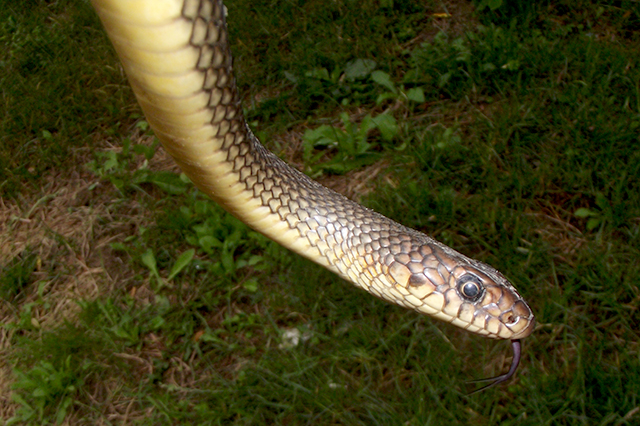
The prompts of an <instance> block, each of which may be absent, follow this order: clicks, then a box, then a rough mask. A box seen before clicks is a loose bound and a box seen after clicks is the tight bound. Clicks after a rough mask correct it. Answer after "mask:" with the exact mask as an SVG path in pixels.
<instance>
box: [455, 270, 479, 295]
mask: <svg viewBox="0 0 640 426" xmlns="http://www.w3.org/2000/svg"><path fill="white" fill-rule="evenodd" d="M482 290H483V287H482V282H481V281H480V278H478V277H476V276H475V275H471V274H465V275H463V276H461V277H460V278H459V279H458V292H459V293H460V295H461V296H462V297H463V298H465V299H467V300H469V301H471V302H475V301H476V300H478V299H479V298H480V296H481V295H482Z"/></svg>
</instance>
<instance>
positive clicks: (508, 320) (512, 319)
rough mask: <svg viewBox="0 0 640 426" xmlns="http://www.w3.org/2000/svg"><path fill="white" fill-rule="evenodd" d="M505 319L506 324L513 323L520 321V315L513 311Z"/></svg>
mask: <svg viewBox="0 0 640 426" xmlns="http://www.w3.org/2000/svg"><path fill="white" fill-rule="evenodd" d="M505 321H506V322H505V324H507V325H513V324H515V323H517V322H518V317H517V316H516V315H514V314H513V312H511V313H509V314H508V315H507V316H506V317H505Z"/></svg>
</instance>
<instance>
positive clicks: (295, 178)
mask: <svg viewBox="0 0 640 426" xmlns="http://www.w3.org/2000/svg"><path fill="white" fill-rule="evenodd" d="M91 2H92V4H93V7H94V8H95V10H96V11H97V13H98V16H99V18H100V21H101V22H102V25H103V27H104V28H105V30H106V32H107V35H108V37H109V39H110V40H111V42H112V44H113V46H114V48H115V50H116V52H117V54H118V56H119V58H120V61H121V63H122V66H123V68H124V71H125V73H126V75H127V78H128V81H129V84H130V85H131V87H132V89H133V92H134V93H135V96H136V98H137V101H138V103H139V104H140V106H141V108H142V110H143V112H144V115H145V117H146V120H147V122H148V123H149V125H150V127H151V129H152V130H153V132H154V133H155V135H156V137H157V138H158V139H159V140H160V142H161V143H162V145H163V146H164V149H165V150H166V151H167V152H168V153H169V154H170V155H171V156H172V157H173V158H174V159H175V161H176V163H177V164H178V166H179V167H180V168H181V170H182V171H183V172H184V173H185V174H186V175H187V176H188V177H189V179H191V181H192V182H193V184H194V185H195V186H196V187H197V188H198V189H199V190H200V191H202V192H203V193H205V194H207V195H208V196H209V197H211V198H212V199H213V200H215V201H216V202H217V203H219V204H220V205H221V206H222V207H223V208H224V209H225V210H227V211H228V212H229V213H231V214H232V215H234V216H235V217H237V218H239V219H240V220H241V221H242V222H244V223H245V224H247V225H248V226H249V227H251V228H253V229H254V230H256V231H258V232H260V233H262V234H263V235H265V236H267V237H268V238H270V239H272V240H274V241H276V242H277V243H279V244H280V245H282V246H284V247H286V248H288V249H290V250H291V251H293V252H295V253H298V254H300V255H302V256H304V257H306V258H307V259H310V260H311V261H313V262H315V263H318V264H320V265H322V266H323V267H325V268H327V269H328V270H330V271H332V272H334V273H335V274H337V275H338V276H339V277H341V278H343V279H345V280H347V281H350V282H351V283H353V284H354V285H356V286H357V287H359V288H361V289H363V290H365V291H367V292H369V293H370V294H372V295H373V296H376V297H378V298H380V299H383V300H386V301H388V302H391V303H394V304H396V305H400V306H402V307H404V308H408V309H412V310H415V311H417V312H419V313H422V314H426V315H429V316H431V317H434V318H437V319H439V320H443V321H446V322H448V323H450V324H453V325H454V326H457V327H460V328H462V329H464V330H467V331H469V332H471V333H474V334H477V335H482V336H485V337H488V338H493V339H503V340H511V343H512V348H513V353H514V355H513V359H512V362H511V366H510V368H509V371H508V372H507V373H505V374H503V375H500V376H497V377H493V378H490V379H485V380H488V381H490V382H491V383H490V384H489V385H487V386H485V388H486V387H490V386H494V385H495V384H498V383H501V382H504V381H506V380H508V379H509V378H511V377H512V376H513V375H514V374H515V371H516V369H517V366H518V364H519V361H520V357H521V343H520V340H521V339H522V338H525V337H527V336H528V335H530V334H531V333H532V331H533V330H534V328H535V317H534V314H533V311H532V310H531V308H530V307H529V305H528V304H527V302H526V301H525V300H524V298H523V297H522V296H521V295H520V294H519V293H518V291H517V290H516V288H515V287H514V286H513V285H512V284H511V283H510V282H509V281H508V280H507V278H505V277H504V275H502V274H501V273H500V272H499V271H497V270H496V269H494V268H493V267H491V266H489V265H487V264H485V263H483V262H480V261H478V260H475V259H472V258H469V257H467V256H465V255H463V254H461V253H459V252H457V251H455V250H454V249H452V248H450V247H448V246H446V245H444V244H442V243H440V242H438V241H437V240H435V239H434V238H432V237H430V236H428V235H426V234H424V233H422V232H419V231H417V230H414V229H411V228H408V227H406V226H403V225H401V224H399V223H397V222H395V221H393V220H391V219H389V218H387V217H385V216H383V215H381V214H379V213H377V212H375V211H373V210H371V209H368V208H366V207H364V206H362V205H360V204H358V203H356V202H355V201H352V200H351V199H349V198H347V197H345V196H343V195H341V194H339V193H337V192H334V191H333V190H330V189H328V188H326V187H325V186H323V185H321V184H319V183H318V182H316V181H315V180H312V179H310V178H309V177H307V175H305V174H304V173H302V172H300V171H298V170H297V169H295V168H292V167H291V166H289V165H288V164H287V163H286V162H284V161H283V160H282V159H280V158H279V157H278V156H276V155H275V154H273V153H272V152H270V151H269V150H267V149H266V148H265V147H264V146H263V145H262V144H261V143H260V141H259V140H258V138H257V137H256V136H255V135H254V134H253V132H252V130H251V129H250V128H249V126H248V124H247V122H246V120H245V118H244V114H243V110H242V104H241V97H240V94H239V91H238V89H237V86H236V82H235V76H234V73H233V64H232V62H233V60H232V55H231V49H230V45H229V37H228V31H227V23H226V20H227V19H226V18H227V16H226V15H227V9H226V6H224V5H223V3H222V1H221V0H91Z"/></svg>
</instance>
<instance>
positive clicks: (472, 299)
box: [387, 238, 535, 340]
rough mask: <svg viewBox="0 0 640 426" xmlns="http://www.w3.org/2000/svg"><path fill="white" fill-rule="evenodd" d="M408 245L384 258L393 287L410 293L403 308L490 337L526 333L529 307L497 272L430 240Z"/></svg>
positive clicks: (528, 331)
mask: <svg viewBox="0 0 640 426" xmlns="http://www.w3.org/2000/svg"><path fill="white" fill-rule="evenodd" d="M411 246H412V247H411V248H410V249H409V250H406V251H404V253H390V254H391V257H392V259H389V258H387V259H388V260H387V262H388V265H389V275H390V276H391V278H392V280H393V281H395V285H396V289H397V290H398V291H399V292H403V291H402V290H404V292H407V291H408V293H409V296H405V300H406V301H407V302H408V303H406V304H405V306H407V307H412V308H414V309H415V310H417V311H419V312H423V313H426V314H429V315H431V316H434V317H436V318H439V319H441V320H444V321H447V322H449V323H451V324H453V325H456V326H458V327H461V328H463V329H465V330H468V331H471V332H473V333H476V334H480V335H483V336H486V337H490V338H494V339H511V340H516V339H521V338H524V337H527V336H528V335H529V334H531V332H532V331H533V329H534V327H535V318H534V315H533V312H532V311H531V308H530V307H529V305H527V303H526V302H525V300H524V299H523V297H522V296H520V294H519V293H518V291H517V290H516V289H515V287H514V286H513V285H511V283H510V282H509V280H507V279H506V278H505V277H504V275H502V274H501V273H500V272H498V271H497V270H496V269H494V268H493V267H491V266H489V265H487V264H485V263H482V262H479V261H477V260H474V259H470V258H468V257H467V256H465V255H463V254H461V253H458V252H457V251H455V250H453V249H451V248H449V247H447V246H445V245H443V244H441V243H439V242H437V241H435V240H433V239H431V238H429V240H427V241H424V240H423V241H421V243H420V244H415V240H414V241H413V244H411ZM392 251H393V250H392Z"/></svg>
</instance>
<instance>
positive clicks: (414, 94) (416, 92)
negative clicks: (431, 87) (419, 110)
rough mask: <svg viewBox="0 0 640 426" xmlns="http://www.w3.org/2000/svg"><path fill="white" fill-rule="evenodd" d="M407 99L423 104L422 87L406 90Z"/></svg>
mask: <svg viewBox="0 0 640 426" xmlns="http://www.w3.org/2000/svg"><path fill="white" fill-rule="evenodd" d="M407 98H408V99H409V100H410V101H413V102H417V103H424V101H425V97H424V90H422V87H413V88H411V89H409V90H407Z"/></svg>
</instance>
